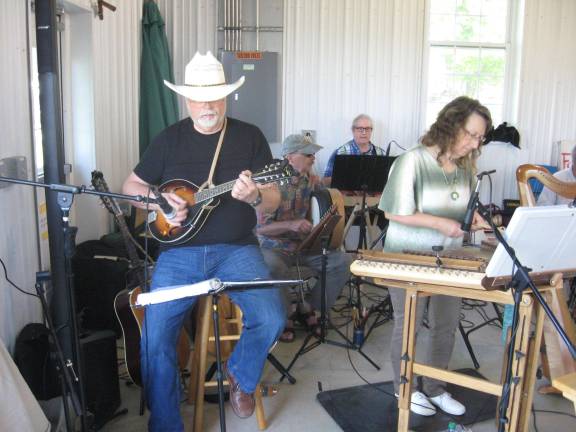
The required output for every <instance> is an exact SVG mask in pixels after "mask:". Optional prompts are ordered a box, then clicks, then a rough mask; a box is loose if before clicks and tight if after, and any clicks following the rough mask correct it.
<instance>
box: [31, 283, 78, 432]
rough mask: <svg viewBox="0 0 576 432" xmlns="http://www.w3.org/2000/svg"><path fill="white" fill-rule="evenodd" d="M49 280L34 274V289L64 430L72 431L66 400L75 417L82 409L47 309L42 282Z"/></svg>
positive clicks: (75, 378)
mask: <svg viewBox="0 0 576 432" xmlns="http://www.w3.org/2000/svg"><path fill="white" fill-rule="evenodd" d="M48 280H50V274H49V273H48V272H38V273H36V283H35V285H34V287H35V288H36V293H37V294H38V298H39V299H40V304H41V305H42V312H43V314H44V318H45V319H46V326H47V327H48V330H49V331H50V347H51V350H52V356H53V357H54V358H55V360H56V370H57V372H58V379H59V381H60V388H61V391H62V403H63V406H64V417H65V419H66V430H67V431H72V430H74V429H73V426H72V418H71V417H70V408H69V406H68V398H70V401H71V402H72V407H73V408H74V413H75V414H76V415H77V416H81V415H83V412H84V408H83V405H82V403H81V401H80V399H79V398H78V394H77V392H76V385H75V383H78V381H79V379H78V375H77V373H76V372H75V371H74V364H73V363H72V360H71V359H67V360H65V359H64V353H63V351H62V347H61V346H60V341H59V340H58V336H57V335H56V330H55V329H54V323H53V322H52V317H51V316H50V310H49V308H48V303H47V302H46V297H45V290H44V285H43V284H44V282H45V281H48Z"/></svg>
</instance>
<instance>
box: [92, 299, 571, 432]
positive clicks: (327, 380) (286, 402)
mask: <svg viewBox="0 0 576 432" xmlns="http://www.w3.org/2000/svg"><path fill="white" fill-rule="evenodd" d="M370 290H372V291H373V293H374V294H375V295H381V294H382V293H381V292H379V291H378V290H376V289H374V288H371V289H370ZM374 290H375V291H374ZM342 301H345V300H341V302H342ZM486 311H487V313H488V314H493V313H494V312H493V310H492V307H491V306H490V307H487V308H486ZM464 313H465V314H466V318H467V319H469V320H471V321H474V322H480V320H481V319H480V316H479V314H478V313H477V312H476V311H474V310H472V311H464ZM333 317H334V323H335V324H336V325H339V324H342V323H343V322H344V321H345V318H343V317H342V316H341V315H339V314H337V313H333ZM343 331H345V329H343ZM391 331H392V323H391V322H388V323H386V324H384V325H382V326H380V327H378V328H377V329H376V330H375V331H374V332H373V334H371V335H370V337H369V339H368V340H367V342H366V344H365V345H364V351H365V353H366V354H367V355H368V356H369V357H371V358H372V359H373V360H374V361H375V362H376V363H378V364H379V365H380V367H381V370H380V371H377V370H376V369H375V368H374V367H372V366H371V365H370V364H369V363H368V362H367V361H366V360H365V359H364V358H362V357H361V356H360V355H359V354H358V353H357V352H353V351H350V352H348V351H347V350H346V349H343V348H339V347H334V346H331V345H326V344H325V345H321V346H319V347H318V348H316V349H314V350H312V351H310V352H308V353H307V354H305V355H304V356H302V357H301V358H300V359H298V361H297V362H296V364H295V365H294V367H293V368H292V374H293V375H294V376H295V378H296V379H297V383H296V384H295V385H290V384H288V383H282V384H278V390H279V391H278V393H277V394H276V395H275V396H273V397H266V398H264V410H265V413H266V417H267V420H268V425H269V426H268V429H267V430H269V431H274V432H289V431H290V432H292V431H296V430H297V431H339V430H341V429H340V428H339V426H338V425H337V424H336V423H335V422H334V421H333V420H332V418H331V417H330V416H329V415H328V414H327V413H326V411H324V409H323V408H322V406H321V405H320V404H319V403H318V402H317V400H316V395H317V393H318V389H319V386H321V388H322V389H323V390H331V389H338V388H344V387H350V386H357V385H361V384H364V382H363V380H362V379H361V378H360V377H359V376H358V375H357V374H356V372H355V371H354V370H353V368H352V366H351V364H350V362H352V363H353V365H354V367H355V368H356V369H357V370H358V372H359V373H360V374H361V375H362V376H363V377H364V378H365V379H366V380H368V381H369V382H380V381H388V380H390V379H391V366H390V362H389V349H388V341H389V340H390V336H391ZM425 335H426V330H425V329H424V330H423V331H422V334H421V336H420V340H422V339H423V338H424V337H425ZM304 336H305V333H304V332H303V331H300V332H297V340H296V341H295V342H294V343H289V344H286V343H280V344H278V345H277V346H276V348H275V349H274V351H273V353H274V355H275V356H276V357H277V358H278V359H279V360H280V361H281V362H282V363H283V364H284V365H287V364H288V363H289V362H290V360H291V359H292V357H293V355H294V354H295V352H296V351H297V350H298V348H299V347H300V344H301V341H302V340H303V338H304ZM328 336H329V338H330V339H332V340H338V337H337V335H335V333H334V332H329V335H328ZM471 340H472V344H473V346H474V350H475V352H476V355H477V357H478V360H479V362H480V365H481V367H480V370H479V372H480V373H481V374H483V375H484V376H485V377H486V378H488V379H490V380H492V381H498V379H499V376H500V369H501V358H502V353H503V347H502V345H501V343H500V329H498V328H496V327H494V326H485V327H484V328H483V329H481V330H479V331H477V332H475V333H473V335H472V337H471ZM417 352H418V351H417ZM450 367H451V369H459V368H471V367H473V364H472V361H471V359H470V356H469V354H468V352H467V350H466V347H465V345H464V343H463V341H462V338H461V337H459V336H458V337H457V342H456V347H455V350H454V354H453V356H452V361H451V365H450ZM278 378H279V374H278V373H277V372H276V370H275V369H274V368H273V367H272V366H271V365H270V364H268V365H267V366H266V369H265V371H264V375H263V378H262V382H263V383H275V382H276V381H277V380H278ZM542 384H543V382H542V381H539V382H538V383H537V386H540V385H542ZM120 385H121V392H122V407H124V408H127V409H128V414H127V415H124V416H121V417H118V418H116V419H114V420H111V421H110V422H108V423H107V424H106V425H105V427H104V428H103V429H102V430H103V431H107V432H116V431H123V432H132V431H144V430H146V424H147V414H145V415H144V416H139V415H138V406H139V397H140V392H139V389H138V388H137V387H135V386H130V387H129V386H126V385H124V382H122V381H121V384H120ZM534 408H535V409H536V410H554V411H561V412H564V413H569V414H574V408H573V405H572V404H571V403H569V402H568V401H567V400H565V399H563V398H562V397H560V396H540V395H536V397H535V401H534ZM181 412H182V417H183V419H184V423H185V424H186V427H187V429H186V430H187V431H188V430H190V431H191V430H192V429H191V424H192V418H193V406H191V405H188V404H187V403H185V402H184V403H183V404H182V410H181ZM536 418H537V429H535V428H534V425H533V421H532V419H531V424H530V430H531V431H536V430H537V431H540V432H545V431H555V432H562V431H566V432H568V431H576V420H575V419H574V417H570V416H567V415H559V414H552V413H544V412H538V411H537V412H536ZM204 424H205V430H206V431H210V432H212V431H213V432H216V431H219V430H220V427H219V422H218V405H217V404H210V403H206V404H205V422H204ZM226 425H227V430H228V431H233V432H243V431H250V432H253V431H257V430H258V427H257V423H256V416H252V417H251V418H249V419H245V420H242V419H239V418H237V417H236V416H235V415H234V413H233V412H232V409H231V407H230V406H229V404H228V403H227V404H226ZM470 428H471V430H473V431H474V432H489V431H495V430H496V426H495V423H494V421H493V420H489V421H485V422H482V423H476V424H474V425H471V426H470Z"/></svg>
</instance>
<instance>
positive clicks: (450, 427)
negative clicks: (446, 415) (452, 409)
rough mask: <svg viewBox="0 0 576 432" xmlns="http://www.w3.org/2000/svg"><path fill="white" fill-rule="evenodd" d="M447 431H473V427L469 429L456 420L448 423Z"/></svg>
mask: <svg viewBox="0 0 576 432" xmlns="http://www.w3.org/2000/svg"><path fill="white" fill-rule="evenodd" d="M446 432H472V429H468V428H467V427H466V426H464V425H461V424H457V423H455V422H450V423H448V429H446Z"/></svg>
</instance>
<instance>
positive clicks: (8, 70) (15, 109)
mask: <svg viewBox="0 0 576 432" xmlns="http://www.w3.org/2000/svg"><path fill="white" fill-rule="evenodd" d="M26 8H27V2H23V1H21V0H4V1H2V2H0V53H1V55H2V62H1V63H0V94H1V95H2V103H1V104H0V130H1V131H2V137H1V138H0V159H3V158H6V157H11V156H25V157H26V159H27V167H28V178H33V176H32V173H33V171H32V131H31V118H30V103H29V100H30V99H29V98H30V96H29V88H30V86H29V82H28V80H27V77H28V47H27V44H28V39H27V23H26ZM0 213H1V214H2V223H0V258H2V260H3V261H4V263H5V265H6V270H7V272H8V277H9V278H10V279H11V280H12V281H13V282H14V283H15V284H16V285H18V286H19V287H20V288H22V289H24V290H26V291H29V292H34V281H35V272H36V270H37V269H38V259H37V252H36V250H37V249H36V245H37V243H36V216H35V215H36V208H35V205H34V190H33V189H32V188H31V187H28V186H21V185H10V186H8V187H5V188H2V189H0ZM40 319H41V313H40V304H39V302H38V300H36V299H35V298H33V297H30V296H27V295H24V294H22V293H20V292H18V291H16V289H15V288H14V287H13V286H12V285H10V284H9V283H8V282H7V281H6V279H5V278H4V272H3V271H0V339H1V340H2V341H4V343H5V344H6V345H7V347H8V349H10V350H11V349H12V348H13V344H14V338H15V337H16V335H17V334H18V332H19V331H20V329H21V328H22V327H23V326H24V325H25V324H27V323H29V322H37V321H40Z"/></svg>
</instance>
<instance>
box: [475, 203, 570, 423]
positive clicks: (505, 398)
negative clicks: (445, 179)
mask: <svg viewBox="0 0 576 432" xmlns="http://www.w3.org/2000/svg"><path fill="white" fill-rule="evenodd" d="M473 207H474V208H475V209H476V210H478V213H479V214H480V216H482V218H483V219H484V220H485V221H486V222H487V223H488V224H489V225H490V227H491V228H492V230H493V231H494V235H495V236H496V239H497V240H498V242H499V243H500V244H501V245H502V246H503V247H504V249H505V251H506V253H507V254H508V255H509V256H510V259H511V260H512V263H513V264H514V268H515V269H516V271H515V272H514V275H513V276H512V282H511V287H512V289H514V292H513V294H514V312H513V314H512V326H511V329H512V330H511V339H510V343H509V345H508V360H507V364H506V374H505V378H504V385H503V388H502V397H501V401H500V408H499V414H498V432H504V431H505V429H506V424H507V423H508V421H509V419H508V418H507V417H506V411H507V410H508V404H509V402H510V388H511V387H512V384H513V383H514V384H515V383H516V382H517V380H516V379H514V378H513V377H512V363H513V356H514V355H515V353H514V346H515V340H516V328H517V327H518V316H519V309H520V302H521V299H522V294H523V292H524V290H525V289H526V287H530V290H531V291H532V294H533V295H534V297H535V298H536V299H537V300H538V302H539V303H540V305H541V306H542V308H543V309H544V312H546V315H547V316H548V318H549V319H550V321H551V322H552V325H553V326H554V328H555V329H556V331H557V332H558V334H559V335H560V338H561V339H562V341H563V342H564V344H565V345H566V346H567V347H568V350H569V351H570V354H571V355H572V358H576V347H575V346H574V344H573V343H572V342H571V341H570V338H569V337H568V335H567V334H566V331H565V330H564V329H563V328H562V326H561V325H560V323H559V322H558V319H557V318H556V316H555V315H554V312H552V310H551V309H550V307H549V306H548V304H547V303H546V300H545V299H544V297H542V294H541V293H540V291H539V290H538V288H537V287H536V284H535V283H534V281H533V280H532V278H531V277H530V274H529V272H530V271H531V269H529V268H527V267H524V266H523V265H522V263H521V262H520V261H519V260H518V258H517V257H516V252H515V251H514V249H513V248H512V247H511V246H510V245H509V244H508V242H507V241H506V239H505V238H504V236H503V235H502V233H501V232H500V231H499V230H498V228H497V227H496V224H495V223H494V222H493V221H492V218H491V214H490V211H489V210H488V209H487V208H486V207H485V206H484V205H483V204H482V203H481V202H480V201H479V200H478V197H477V196H476V198H475V200H474V203H473ZM518 355H520V353H518Z"/></svg>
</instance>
